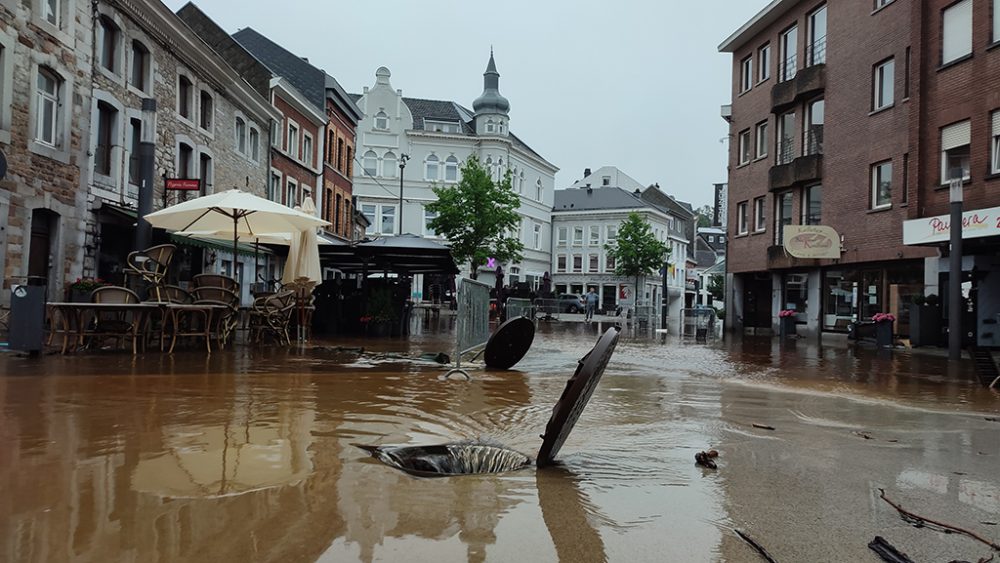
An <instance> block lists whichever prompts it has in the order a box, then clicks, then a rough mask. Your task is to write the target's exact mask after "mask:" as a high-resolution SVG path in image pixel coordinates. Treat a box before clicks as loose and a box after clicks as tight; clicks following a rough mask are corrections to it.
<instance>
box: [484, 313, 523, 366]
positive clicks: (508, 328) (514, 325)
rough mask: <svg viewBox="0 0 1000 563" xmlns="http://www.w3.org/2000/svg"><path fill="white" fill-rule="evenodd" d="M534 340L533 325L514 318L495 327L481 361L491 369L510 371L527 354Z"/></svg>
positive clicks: (520, 318) (521, 318) (519, 318)
mask: <svg viewBox="0 0 1000 563" xmlns="http://www.w3.org/2000/svg"><path fill="white" fill-rule="evenodd" d="M534 340H535V323H533V322H531V321H530V320H529V319H527V318H525V317H514V318H513V319H510V320H508V321H507V322H505V323H503V324H502V325H500V326H498V327H497V330H496V332H494V333H493V334H492V335H491V336H490V339H489V341H488V342H487V343H486V350H485V351H484V352H483V361H485V362H486V365H487V366H489V367H491V368H497V369H510V368H512V367H514V366H515V365H516V364H517V362H520V361H521V358H523V357H524V355H525V354H527V353H528V349H529V348H531V343H532V342H533V341H534Z"/></svg>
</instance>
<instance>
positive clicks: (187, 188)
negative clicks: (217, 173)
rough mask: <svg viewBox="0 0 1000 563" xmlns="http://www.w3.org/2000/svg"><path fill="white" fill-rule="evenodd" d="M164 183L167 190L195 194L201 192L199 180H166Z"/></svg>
mask: <svg viewBox="0 0 1000 563" xmlns="http://www.w3.org/2000/svg"><path fill="white" fill-rule="evenodd" d="M165 182H166V188H167V189H168V190H173V191H178V192H197V191H200V190H201V180H198V179H194V180H189V179H183V178H167V179H166V180H165Z"/></svg>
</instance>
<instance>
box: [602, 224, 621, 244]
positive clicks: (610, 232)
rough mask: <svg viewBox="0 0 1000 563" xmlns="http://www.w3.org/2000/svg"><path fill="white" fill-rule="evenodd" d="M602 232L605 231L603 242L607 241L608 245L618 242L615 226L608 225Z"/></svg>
mask: <svg viewBox="0 0 1000 563" xmlns="http://www.w3.org/2000/svg"><path fill="white" fill-rule="evenodd" d="M604 231H605V236H604V240H605V241H607V243H608V244H614V243H615V241H617V240H618V226H617V225H608V226H607V228H606V229H605V230H604Z"/></svg>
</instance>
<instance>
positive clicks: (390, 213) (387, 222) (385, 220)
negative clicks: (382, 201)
mask: <svg viewBox="0 0 1000 563" xmlns="http://www.w3.org/2000/svg"><path fill="white" fill-rule="evenodd" d="M381 217H382V222H381V230H380V231H379V232H381V233H382V234H383V235H391V234H395V233H396V206H395V205H383V206H382V215H381Z"/></svg>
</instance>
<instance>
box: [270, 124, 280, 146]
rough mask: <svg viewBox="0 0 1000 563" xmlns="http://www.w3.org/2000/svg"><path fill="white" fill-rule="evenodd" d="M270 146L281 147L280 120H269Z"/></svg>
mask: <svg viewBox="0 0 1000 563" xmlns="http://www.w3.org/2000/svg"><path fill="white" fill-rule="evenodd" d="M271 146H272V147H274V148H280V147H281V122H279V121H271Z"/></svg>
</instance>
